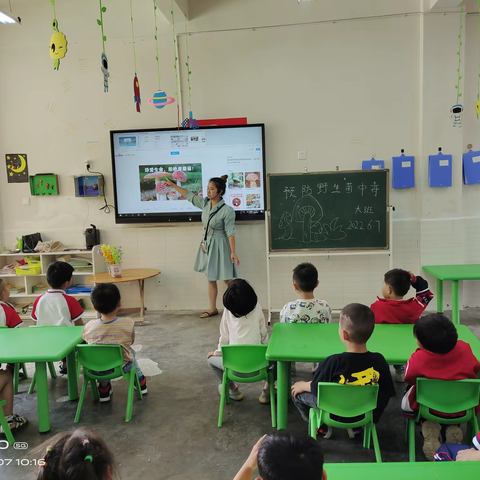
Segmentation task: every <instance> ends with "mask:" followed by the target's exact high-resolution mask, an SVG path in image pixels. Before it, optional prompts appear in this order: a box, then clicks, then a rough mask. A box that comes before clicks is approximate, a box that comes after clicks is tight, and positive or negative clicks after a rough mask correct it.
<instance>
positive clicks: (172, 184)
mask: <svg viewBox="0 0 480 480" xmlns="http://www.w3.org/2000/svg"><path fill="white" fill-rule="evenodd" d="M165 182H166V183H167V184H168V185H169V186H170V187H173V188H175V189H176V188H177V187H178V185H177V184H176V183H175V182H173V181H172V180H170V179H169V178H168V177H165Z"/></svg>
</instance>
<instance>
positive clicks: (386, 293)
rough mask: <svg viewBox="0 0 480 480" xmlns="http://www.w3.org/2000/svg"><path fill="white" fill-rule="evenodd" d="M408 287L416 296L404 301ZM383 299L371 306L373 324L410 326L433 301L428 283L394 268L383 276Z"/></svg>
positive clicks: (378, 299) (378, 298)
mask: <svg viewBox="0 0 480 480" xmlns="http://www.w3.org/2000/svg"><path fill="white" fill-rule="evenodd" d="M410 286H413V288H415V290H416V291H417V293H416V296H415V297H413V298H409V299H408V300H404V299H403V297H404V296H405V295H406V294H407V293H408V290H409V289H410ZM382 295H383V298H380V297H377V301H376V302H374V303H373V304H372V305H371V309H372V310H373V313H374V314H375V323H394V324H412V323H415V322H416V321H417V320H418V319H419V318H420V315H421V314H422V313H423V311H424V310H425V309H426V308H427V305H428V304H429V303H430V301H431V300H432V299H433V293H432V292H431V291H430V290H429V288H428V282H427V281H426V280H425V279H424V278H422V277H420V276H417V277H415V275H413V274H412V273H411V272H407V271H406V270H401V269H399V268H395V269H393V270H390V271H388V272H387V273H386V274H385V279H384V283H383V287H382Z"/></svg>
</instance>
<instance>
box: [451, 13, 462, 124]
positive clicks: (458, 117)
mask: <svg viewBox="0 0 480 480" xmlns="http://www.w3.org/2000/svg"><path fill="white" fill-rule="evenodd" d="M462 30H463V7H462V8H461V9H460V32H459V34H458V52H457V55H458V68H457V84H456V85H455V90H456V91H457V103H456V104H455V105H454V106H453V107H452V108H451V109H450V114H451V115H450V116H451V117H452V118H453V126H454V127H458V128H461V127H462V117H463V105H462V104H461V103H460V97H461V96H462V93H461V92H460V80H461V79H462V76H461V75H460V66H461V63H462V58H461V52H462V45H463V42H462Z"/></svg>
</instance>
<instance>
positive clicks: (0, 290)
mask: <svg viewBox="0 0 480 480" xmlns="http://www.w3.org/2000/svg"><path fill="white" fill-rule="evenodd" d="M9 297H10V290H9V289H8V287H7V284H6V283H5V282H4V281H3V278H0V300H1V301H2V302H6V301H7V300H8V298H9Z"/></svg>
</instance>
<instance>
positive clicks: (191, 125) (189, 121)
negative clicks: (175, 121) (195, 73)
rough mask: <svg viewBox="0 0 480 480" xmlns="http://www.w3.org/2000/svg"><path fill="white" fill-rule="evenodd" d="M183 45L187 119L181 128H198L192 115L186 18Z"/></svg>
mask: <svg viewBox="0 0 480 480" xmlns="http://www.w3.org/2000/svg"><path fill="white" fill-rule="evenodd" d="M185 44H186V47H187V61H186V62H185V65H186V66H187V81H188V110H189V114H188V118H186V119H185V120H184V121H183V122H182V127H184V128H198V122H197V121H196V120H195V119H194V118H193V113H192V86H191V84H190V75H191V74H192V72H191V70H190V54H189V52H188V26H187V17H186V16H185Z"/></svg>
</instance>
